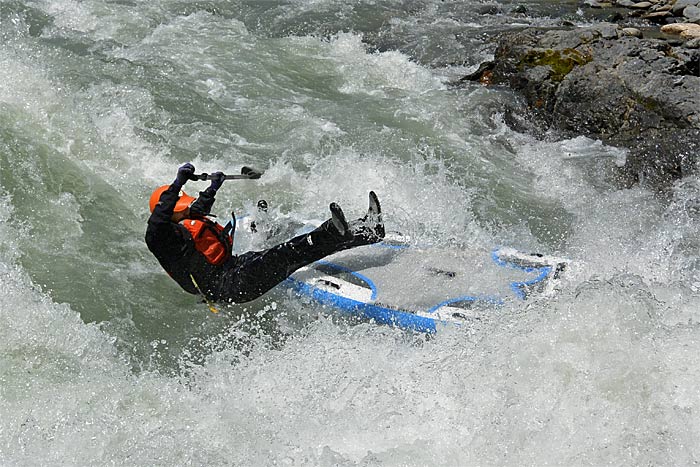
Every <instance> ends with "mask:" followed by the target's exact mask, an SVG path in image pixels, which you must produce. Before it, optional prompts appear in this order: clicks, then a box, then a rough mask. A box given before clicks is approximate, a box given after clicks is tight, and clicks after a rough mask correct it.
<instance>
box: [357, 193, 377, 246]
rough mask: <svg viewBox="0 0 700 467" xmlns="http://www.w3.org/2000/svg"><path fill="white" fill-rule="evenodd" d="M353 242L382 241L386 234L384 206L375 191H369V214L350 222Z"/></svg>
mask: <svg viewBox="0 0 700 467" xmlns="http://www.w3.org/2000/svg"><path fill="white" fill-rule="evenodd" d="M350 231H351V233H352V236H353V243H354V244H358V245H365V244H371V243H377V242H380V241H382V239H383V238H384V235H385V231H384V222H383V221H382V207H381V204H379V198H377V195H376V193H375V192H374V191H370V192H369V208H368V209H367V214H365V216H364V217H363V218H361V219H357V220H356V221H353V222H352V223H351V224H350Z"/></svg>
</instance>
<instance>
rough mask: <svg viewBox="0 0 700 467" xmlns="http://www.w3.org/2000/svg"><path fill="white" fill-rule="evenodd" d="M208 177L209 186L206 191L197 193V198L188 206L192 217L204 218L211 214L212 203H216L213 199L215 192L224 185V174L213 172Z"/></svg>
mask: <svg viewBox="0 0 700 467" xmlns="http://www.w3.org/2000/svg"><path fill="white" fill-rule="evenodd" d="M209 177H210V180H211V184H210V185H209V187H207V189H206V190H204V191H200V192H199V197H198V198H197V200H196V201H195V202H194V203H192V206H190V215H192V216H201V217H204V216H207V215H209V213H211V208H212V206H213V205H214V201H216V200H215V199H214V197H215V196H216V192H217V190H218V189H219V188H221V185H223V183H224V174H223V172H214V173H213V174H211V175H210V176H209Z"/></svg>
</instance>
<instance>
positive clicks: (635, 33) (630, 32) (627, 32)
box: [622, 28, 642, 39]
mask: <svg viewBox="0 0 700 467" xmlns="http://www.w3.org/2000/svg"><path fill="white" fill-rule="evenodd" d="M622 34H623V35H624V36H631V37H639V38H640V39H641V38H642V31H640V30H639V29H637V28H622Z"/></svg>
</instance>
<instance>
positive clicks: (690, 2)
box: [672, 0, 698, 16]
mask: <svg viewBox="0 0 700 467" xmlns="http://www.w3.org/2000/svg"><path fill="white" fill-rule="evenodd" d="M697 5H698V2H697V0H676V3H674V4H673V10H672V11H673V14H674V15H676V16H682V15H683V10H685V7H687V6H697Z"/></svg>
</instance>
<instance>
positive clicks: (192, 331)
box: [0, 0, 700, 465]
mask: <svg viewBox="0 0 700 467" xmlns="http://www.w3.org/2000/svg"><path fill="white" fill-rule="evenodd" d="M296 3H301V4H302V6H304V8H306V9H307V12H311V13H314V12H316V13H318V15H319V17H325V16H324V15H326V14H327V13H328V12H331V13H332V12H333V8H338V9H342V8H347V7H344V6H343V5H345V4H343V5H340V4H338V3H337V2H296ZM380 3H381V2H380ZM427 3H430V2H427ZM22 5H24V4H22ZM27 5H28V6H31V7H32V8H39V9H41V10H42V11H43V12H44V13H45V14H46V15H48V16H50V17H51V18H52V21H51V22H50V23H51V24H47V26H46V27H45V28H44V29H42V30H41V34H37V33H36V32H32V33H30V31H33V29H32V28H35V27H36V26H35V25H33V23H32V21H31V20H30V18H29V16H27V18H24V16H22V14H19V13H18V14H14V13H12V14H9V16H7V17H3V18H1V19H0V21H1V23H0V25H2V27H3V28H2V32H1V33H0V34H1V35H2V38H3V40H4V41H3V43H2V44H1V45H0V109H2V110H3V112H2V113H1V114H2V115H1V116H0V151H1V152H0V164H1V165H0V278H2V284H3V287H2V288H0V311H1V312H0V402H1V403H0V433H2V436H0V464H3V465H35V464H47V465H48V464H62V465H104V464H111V463H114V464H125V463H126V464H133V465H166V464H167V465H186V464H196V465H227V464H228V465H272V464H283V465H355V464H361V465H428V464H429V465H473V464H482V465H548V464H549V465H582V464H594V465H599V464H606V463H612V464H633V465H637V464H653V465H688V464H692V463H696V462H697V461H698V459H699V458H700V453H699V452H698V448H697V443H696V442H695V440H696V439H697V438H698V435H699V434H700V424H699V422H698V421H697V418H698V417H697V412H698V411H699V410H700V390H699V389H698V386H697V381H698V378H699V377H700V368H699V367H698V365H697V364H696V358H695V356H696V355H697V354H698V351H700V348H699V346H700V334H699V333H700V320H699V319H698V315H697V310H698V309H700V261H699V259H698V251H699V250H698V249H699V248H700V245H699V244H698V237H697V232H698V230H699V229H700V217H699V215H698V213H699V212H700V210H698V204H697V199H698V198H699V197H700V184H699V183H698V178H697V177H695V176H691V177H688V178H686V179H685V180H683V181H682V182H679V183H678V184H677V185H675V186H674V187H673V190H672V192H671V193H670V194H668V196H666V197H665V198H664V197H660V196H656V195H654V194H652V193H650V192H648V191H646V190H645V189H644V188H639V187H636V188H632V189H627V190H619V189H617V188H615V187H614V185H612V184H611V183H610V182H609V181H608V178H607V174H610V173H611V171H612V170H613V168H614V166H615V164H616V163H619V161H620V159H621V158H623V157H624V154H623V153H621V152H620V151H617V150H614V149H611V148H606V147H604V146H603V145H601V144H600V143H598V142H595V141H591V140H588V139H585V138H576V139H572V140H567V141H563V142H543V141H536V140H534V139H532V138H530V137H525V136H522V135H519V134H517V133H514V132H513V131H511V130H509V129H508V128H507V127H506V126H505V125H504V124H503V122H502V121H501V119H500V117H499V115H500V114H499V113H498V111H497V110H498V109H499V107H500V103H502V102H503V101H505V100H508V99H511V97H510V96H509V95H507V94H505V93H501V92H499V91H495V90H489V89H486V90H485V89H480V88H471V89H467V90H463V91H459V92H456V91H452V90H448V89H447V88H446V86H445V84H444V78H442V77H441V76H444V75H445V70H438V71H437V72H433V71H432V70H429V69H428V68H424V67H422V66H420V65H418V64H416V62H414V61H413V59H414V57H410V56H409V55H407V54H405V53H400V52H396V51H393V50H396V49H386V50H385V51H375V50H373V49H372V48H371V47H368V46H367V44H366V43H363V41H362V39H363V38H365V36H364V35H363V34H361V33H359V32H341V33H338V31H333V32H332V34H330V35H325V36H323V35H319V36H313V35H304V36H302V37H287V35H288V33H286V32H284V31H287V29H285V28H283V29H282V31H283V32H284V33H280V34H274V33H270V34H261V33H260V29H256V28H255V25H254V22H253V21H251V20H250V18H248V17H241V18H240V19H230V18H228V17H227V15H228V16H235V14H233V13H232V12H231V11H228V10H226V8H227V7H226V6H225V5H224V4H219V5H218V7H220V8H221V10H222V11H224V13H226V14H217V13H216V12H212V11H207V12H204V11H196V9H195V11H192V10H191V9H187V11H185V12H184V13H179V12H178V11H179V10H178V8H179V7H178V6H177V5H171V4H165V3H154V4H152V5H149V6H145V5H140V4H131V3H128V2H127V3H125V2H118V3H114V2H110V3H104V2H100V1H97V0H95V1H89V2H82V3H75V2H69V1H62V2H48V3H47V2H27ZM180 6H182V5H180ZM210 6H212V5H210ZM365 6H366V5H365ZM381 6H382V7H384V8H385V9H387V10H386V11H390V12H391V10H390V5H388V4H381ZM424 6H425V5H424ZM428 6H430V5H428ZM452 6H454V5H452ZM466 6H467V7H468V6H469V5H466ZM236 7H237V8H238V7H241V8H242V9H243V10H245V11H246V12H248V13H250V11H253V10H254V9H255V8H258V7H256V6H254V5H247V4H244V2H237V3H236ZM183 8H184V7H183ZM285 8H286V6H284V7H283V6H280V10H279V11H278V9H276V8H270V9H269V10H266V14H267V15H268V16H267V17H263V19H261V21H262V23H263V26H260V28H262V30H265V28H266V27H269V25H270V24H275V22H274V21H268V20H269V19H270V17H274V15H276V14H282V13H283V14H284V15H287V16H285V17H284V18H283V19H284V21H289V20H290V18H292V19H294V18H299V17H303V15H302V16H299V17H298V16H294V14H293V13H294V12H293V11H292V10H290V9H289V8H286V9H285ZM439 8H441V7H440V5H438V4H437V3H436V4H435V5H432V9H431V8H424V9H422V12H423V14H424V16H423V17H421V18H419V20H416V21H412V20H410V19H406V20H405V21H397V22H396V23H395V27H396V28H399V26H400V27H401V28H405V27H406V25H407V24H408V25H412V26H415V27H425V24H426V23H427V24H432V20H430V21H420V19H422V20H425V19H426V18H427V19H430V18H433V19H434V18H435V16H436V15H439V13H440V12H439ZM319 9H321V10H323V11H322V12H321V11H319ZM209 10H216V8H213V7H212V8H209ZM0 11H5V10H3V9H2V7H0ZM280 11H281V12H282V13H280ZM406 11H407V10H404V9H402V10H401V11H398V10H397V11H396V12H395V14H396V15H406V14H408V13H406ZM351 13H353V12H352V11H350V10H347V11H344V12H343V13H342V14H340V15H339V16H338V18H340V20H339V21H341V22H342V21H345V20H347V21H350V22H358V23H359V22H361V18H362V15H359V14H358V15H355V16H353V14H351ZM3 14H4V13H3ZM299 14H300V15H301V14H302V13H299ZM304 14H306V13H304ZM289 15H291V16H289ZM30 16H31V15H30ZM492 16H494V15H492ZM309 18H310V21H311V22H312V23H313V20H314V19H315V18H314V17H313V16H311V17H309ZM343 18H346V19H343ZM358 18H359V19H358ZM280 21H282V19H280ZM447 23H450V22H447ZM453 26H454V24H452V26H450V27H453ZM267 32H270V31H267ZM395 32H396V34H395V35H394V36H392V37H391V39H392V40H398V38H400V37H402V36H401V34H400V31H395ZM374 39H376V37H375V38H374ZM61 40H65V43H64V42H61ZM110 40H112V41H115V43H116V45H115V44H112V43H110V42H109V41H110ZM475 40H476V39H475ZM378 42H381V41H378ZM406 43H408V42H406ZM406 43H404V45H405V44H406ZM407 48H410V47H407ZM417 53H418V52H417ZM443 58H444V56H442V57H438V59H439V60H442V59H443ZM187 160H192V161H193V162H194V163H195V165H196V166H197V167H198V169H199V170H202V171H209V172H211V171H213V170H219V169H221V170H225V171H229V172H234V171H236V170H237V169H238V168H239V167H240V166H241V165H243V164H249V165H257V166H259V167H260V168H262V169H265V170H266V172H265V175H264V177H263V178H262V179H260V180H259V181H255V182H240V183H239V182H235V183H234V182H231V183H227V185H225V189H224V190H222V192H221V194H220V195H219V196H218V201H217V205H216V208H215V211H216V212H217V213H219V214H224V213H226V214H228V213H227V211H228V208H229V207H233V208H235V209H237V210H240V211H246V210H250V209H251V208H252V207H253V206H254V202H255V200H257V199H258V198H260V197H265V198H267V199H268V200H269V201H270V205H271V215H272V217H273V220H275V221H279V222H284V221H285V220H286V219H289V218H292V219H293V220H295V221H303V220H308V219H324V218H325V217H326V216H327V212H328V211H327V209H328V203H329V202H330V201H338V202H340V203H341V204H342V206H343V208H344V210H345V211H346V212H347V213H348V216H349V217H355V216H359V215H361V214H362V213H363V212H364V210H365V209H366V202H367V201H366V200H367V191H369V190H370V189H373V190H375V191H377V193H379V195H380V198H381V200H382V203H383V207H384V210H385V212H386V221H387V227H389V228H390V229H396V230H401V231H403V232H404V233H407V234H409V235H411V236H412V237H413V238H415V239H416V241H417V242H421V243H424V242H425V243H430V242H432V243H440V244H446V245H451V246H454V247H457V246H459V247H463V248H485V249H489V248H491V247H492V246H495V245H496V244H507V245H509V246H513V247H517V248H521V249H525V250H537V251H542V252H544V253H557V254H559V255H562V256H567V257H569V258H571V259H572V260H573V261H572V264H571V267H570V269H569V270H568V271H567V273H566V274H565V275H564V276H563V280H562V284H561V290H559V292H558V294H557V295H556V296H555V297H554V298H548V299H546V300H545V299H541V300H537V299H536V300H534V301H529V302H526V303H523V304H517V305H512V306H511V305H510V304H509V305H507V306H504V307H501V308H500V309H498V311H497V312H496V313H493V314H492V315H491V316H490V317H489V318H488V319H484V320H482V321H480V322H478V323H474V325H473V326H469V327H462V328H459V329H458V328H447V329H442V330H441V331H440V332H439V333H438V334H437V335H436V336H432V337H426V336H422V335H414V334H410V333H405V332H402V331H399V330H395V329H391V328H388V327H382V326H376V325H374V324H371V323H359V324H358V323H356V322H353V321H351V320H343V319H336V318H335V316H334V315H333V314H332V311H331V310H326V309H322V308H320V307H318V306H316V305H314V304H312V303H307V302H305V301H303V300H301V299H299V298H298V297H295V296H293V295H292V294H290V293H288V292H286V291H285V290H283V289H279V290H276V291H274V292H273V293H271V294H270V295H269V296H268V297H266V298H264V299H263V300H260V301H259V302H256V303H252V304H249V305H246V306H238V307H232V308H229V309H226V310H225V313H222V314H220V315H219V316H214V315H208V314H207V311H206V307H204V306H203V305H201V304H199V303H198V302H197V299H196V298H194V297H189V296H186V295H184V294H182V293H181V292H180V290H179V289H178V288H177V287H176V286H175V285H174V284H173V283H172V281H170V279H169V278H167V276H166V275H165V274H164V273H163V272H162V271H161V270H160V269H159V267H158V265H157V263H156V262H155V260H154V259H153V258H152V256H151V255H150V254H149V252H148V251H147V250H146V248H145V246H144V244H143V242H142V236H143V229H144V223H145V220H146V218H147V212H146V207H145V202H144V200H145V199H146V198H147V196H148V194H149V193H150V191H151V189H152V188H153V187H154V186H156V185H158V184H160V183H165V182H168V181H170V180H171V179H172V177H173V176H174V174H175V169H176V167H177V165H178V164H180V163H182V162H185V161H187ZM203 186H204V184H194V183H193V184H191V185H188V186H187V189H188V190H190V191H197V190H198V189H201V188H202V187H203Z"/></svg>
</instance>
